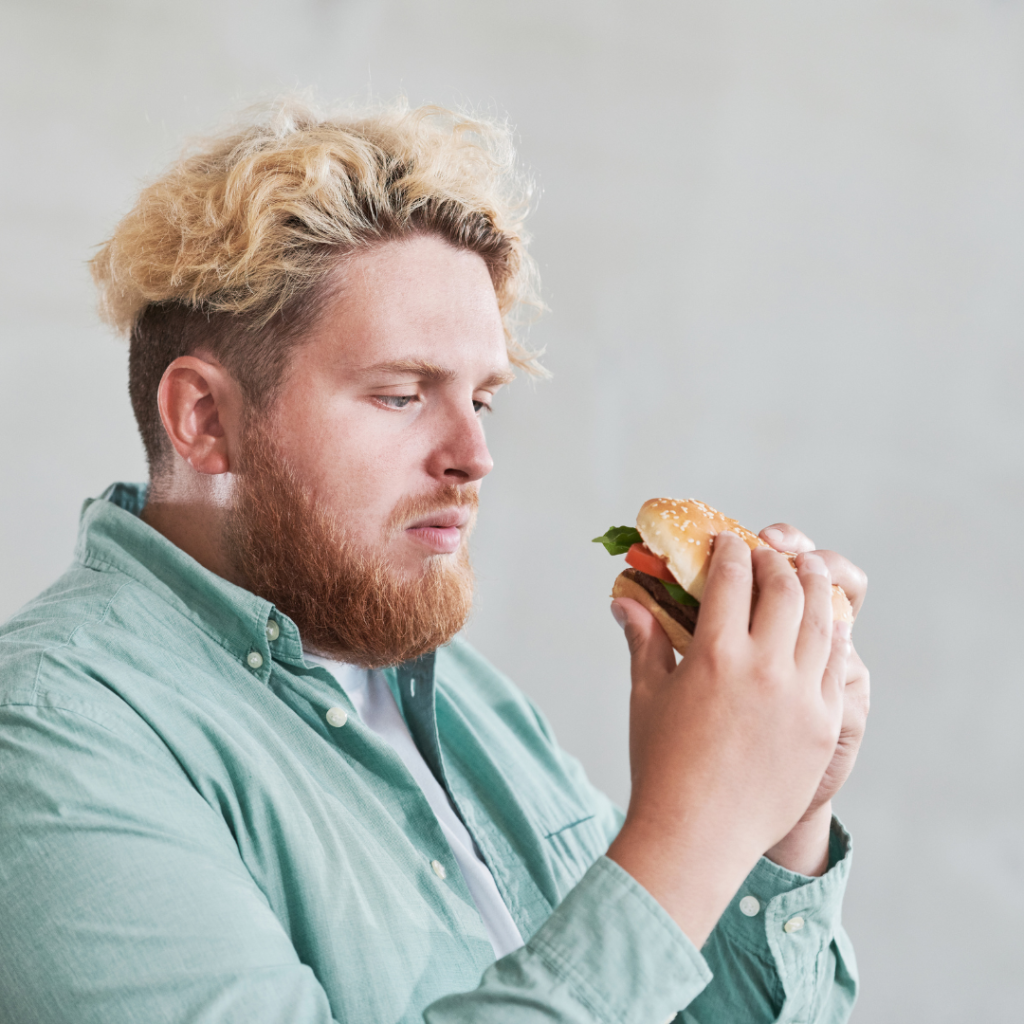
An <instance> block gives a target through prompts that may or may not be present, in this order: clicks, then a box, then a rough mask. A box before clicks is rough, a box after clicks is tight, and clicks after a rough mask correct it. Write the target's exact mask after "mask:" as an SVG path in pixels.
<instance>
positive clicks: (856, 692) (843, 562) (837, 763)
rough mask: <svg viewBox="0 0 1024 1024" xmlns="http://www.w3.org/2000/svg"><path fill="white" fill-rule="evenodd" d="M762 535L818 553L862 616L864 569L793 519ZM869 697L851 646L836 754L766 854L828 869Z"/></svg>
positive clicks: (796, 866) (792, 864) (797, 867)
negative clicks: (835, 817)
mask: <svg viewBox="0 0 1024 1024" xmlns="http://www.w3.org/2000/svg"><path fill="white" fill-rule="evenodd" d="M760 537H761V539H762V540H764V541H766V542H767V543H768V544H770V545H771V546H772V547H773V548H775V549H776V551H784V552H790V553H796V554H797V555H798V556H799V555H801V554H804V553H807V552H811V551H813V552H814V553H815V554H816V555H819V556H820V557H821V558H822V559H824V561H825V564H826V565H827V566H828V569H829V572H830V573H831V574H832V582H833V583H836V584H838V585H839V586H840V587H842V589H843V590H844V591H845V592H846V596H847V597H848V598H849V599H850V604H851V605H853V614H854V617H856V616H857V614H858V613H859V612H860V609H861V606H862V605H863V604H864V595H865V593H866V592H867V587H868V578H867V576H866V575H865V574H864V571H863V570H862V569H859V568H858V567H857V566H855V565H854V564H853V563H852V562H851V561H849V559H846V558H844V557H843V556H842V555H839V554H837V553H836V552H835V551H819V550H816V548H815V546H814V542H813V541H812V540H811V539H810V538H809V537H807V536H805V535H804V534H803V533H801V532H800V530H798V529H796V527H794V526H790V525H789V524H788V523H775V524H773V525H772V526H768V527H766V528H765V529H763V530H762V531H761V533H760ZM798 561H799V558H798ZM869 695H870V679H869V674H868V670H867V668H866V667H865V665H864V662H862V661H861V660H860V657H859V656H858V655H857V652H856V650H854V649H852V645H851V652H850V658H849V662H848V669H847V674H846V686H845V688H844V691H843V724H842V729H841V731H840V733H839V742H838V743H837V744H836V750H835V754H834V755H833V757H832V761H831V762H830V764H829V766H828V768H827V769H826V771H825V774H824V775H823V776H822V779H821V784H820V785H819V786H818V791H817V792H816V793H815V794H814V799H813V800H812V801H811V803H810V806H809V807H808V808H807V810H806V812H805V813H804V815H803V817H802V818H801V819H800V821H799V822H797V824H796V825H795V826H794V827H793V829H792V831H791V832H790V833H789V834H788V835H787V836H786V837H785V838H784V839H782V840H781V841H780V842H779V843H777V844H776V845H775V846H773V847H772V848H771V849H770V850H768V851H767V853H766V856H767V857H768V858H769V859H770V860H772V861H774V862H775V863H776V864H780V865H781V866H782V867H785V868H789V869H790V870H792V871H799V872H800V873H802V874H805V875H820V874H823V873H824V872H825V871H826V870H827V868H828V835H829V827H830V823H831V820H832V803H831V801H832V798H833V797H834V796H835V795H836V793H838V792H839V790H840V788H841V787H842V785H843V783H844V782H846V780H847V778H848V777H849V775H850V772H851V771H852V770H853V765H854V762H855V761H856V760H857V752H858V751H859V750H860V743H861V740H862V739H863V737H864V727H865V725H866V723H867V717H868V707H869V699H870V697H869Z"/></svg>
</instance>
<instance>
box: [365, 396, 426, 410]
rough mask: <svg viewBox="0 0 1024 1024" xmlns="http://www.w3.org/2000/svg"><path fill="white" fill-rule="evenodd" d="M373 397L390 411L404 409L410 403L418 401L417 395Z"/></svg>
mask: <svg viewBox="0 0 1024 1024" xmlns="http://www.w3.org/2000/svg"><path fill="white" fill-rule="evenodd" d="M373 397H374V399H375V400H376V401H378V402H380V404H381V405H383V406H386V407H387V408H388V409H404V408H406V406H408V404H409V403H410V402H415V401H418V396H417V395H374V396H373Z"/></svg>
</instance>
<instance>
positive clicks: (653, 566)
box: [594, 498, 853, 654]
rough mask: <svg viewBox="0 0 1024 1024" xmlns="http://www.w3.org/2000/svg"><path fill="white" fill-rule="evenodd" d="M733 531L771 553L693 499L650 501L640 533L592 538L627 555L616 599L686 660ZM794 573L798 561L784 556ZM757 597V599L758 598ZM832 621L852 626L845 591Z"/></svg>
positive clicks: (836, 592)
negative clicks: (712, 574) (718, 552)
mask: <svg viewBox="0 0 1024 1024" xmlns="http://www.w3.org/2000/svg"><path fill="white" fill-rule="evenodd" d="M723 530H729V531H731V532H732V533H735V534H736V535H737V536H739V537H740V538H742V539H743V540H744V541H745V542H746V544H747V547H749V548H750V549H751V550H754V548H767V547H771V545H770V544H768V543H766V542H765V541H763V540H761V538H760V537H758V536H756V535H755V534H753V533H751V532H750V531H749V530H748V529H746V528H745V527H743V526H740V524H739V523H738V522H736V520H735V519H729V518H728V516H724V515H722V513H721V512H718V511H716V510H715V509H713V508H712V507H711V506H710V505H705V504H704V502H702V501H696V500H694V499H692V498H686V499H684V500H678V499H676V498H651V500H650V501H645V502H644V503H643V505H642V506H641V507H640V512H639V514H638V515H637V517H636V528H635V529H634V528H633V527H631V526H613V527H611V528H610V529H609V530H608V531H607V532H606V533H605V534H603V535H602V536H600V537H595V538H594V543H595V544H603V545H604V546H605V548H606V549H607V550H608V553H609V554H611V555H625V556H626V562H627V563H628V565H629V568H628V569H626V570H625V571H624V572H622V573H620V574H619V576H618V577H617V578H616V580H615V584H614V585H613V586H612V597H628V598H631V599H632V600H634V601H638V602H639V603H640V604H642V605H643V606H644V607H645V608H646V609H647V610H648V611H649V612H650V613H651V614H652V615H653V616H654V617H655V618H656V619H657V620H658V622H659V623H660V625H661V628H662V629H663V630H665V633H666V635H667V636H668V638H669V640H670V641H671V642H672V646H673V647H674V648H675V649H676V650H677V651H678V652H679V653H680V654H685V653H686V649H687V647H689V645H690V641H691V640H692V639H693V633H694V630H695V629H696V626H697V618H698V616H699V615H700V600H701V597H702V596H703V595H704V586H705V584H706V583H707V578H708V568H709V567H710V563H711V550H712V547H713V545H714V540H715V537H716V536H717V535H718V534H719V533H721V532H722V531H723ZM786 554H787V556H788V558H789V562H790V565H792V566H793V568H794V570H795V569H796V561H795V559H796V555H795V554H794V553H792V552H787V553H786ZM755 597H756V595H755ZM832 618H833V619H835V620H841V621H844V622H852V621H853V608H852V607H851V605H850V601H849V599H848V598H847V596H846V594H845V593H844V592H843V590H842V588H840V587H838V586H836V585H833V586H832Z"/></svg>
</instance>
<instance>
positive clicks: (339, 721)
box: [327, 708, 348, 729]
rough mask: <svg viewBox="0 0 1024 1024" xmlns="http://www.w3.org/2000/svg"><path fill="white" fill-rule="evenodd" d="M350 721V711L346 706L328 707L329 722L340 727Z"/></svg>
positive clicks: (335, 726)
mask: <svg viewBox="0 0 1024 1024" xmlns="http://www.w3.org/2000/svg"><path fill="white" fill-rule="evenodd" d="M347 721H348V713H347V712H346V711H345V709H344V708H328V710H327V724H328V725H333V726H334V728H335V729H340V728H341V727H342V726H343V725H344V724H345V723H346V722H347Z"/></svg>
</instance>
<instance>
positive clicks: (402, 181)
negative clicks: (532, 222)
mask: <svg viewBox="0 0 1024 1024" xmlns="http://www.w3.org/2000/svg"><path fill="white" fill-rule="evenodd" d="M529 198H530V189H529V185H528V183H527V182H526V181H525V180H524V179H523V178H522V177H521V176H520V175H519V174H518V173H517V172H516V169H515V166H514V152H513V147H512V141H511V137H510V132H509V130H508V128H507V127H506V126H504V125H500V124H497V123H495V122H490V121H485V120H481V119H478V118H469V117H465V116H462V115H460V114H457V113H454V112H452V111H448V110H444V109H442V108H440V107H433V106H427V107H419V108H416V109H410V108H409V107H408V105H407V104H406V103H404V102H398V103H394V104H391V105H388V106H383V107H379V108H376V109H373V110H368V111H361V112H354V113H347V114H343V115H339V114H326V113H323V112H321V111H320V110H318V109H316V108H315V107H314V106H313V105H312V104H310V103H309V102H307V101H306V100H304V99H299V98H295V97H292V98H288V99H285V100H281V101H278V102H276V103H274V104H273V105H271V106H268V107H264V108H262V109H260V110H257V111H255V112H250V114H249V117H248V120H247V122H246V123H243V124H241V125H239V126H237V127H236V128H234V129H233V130H231V131H229V132H228V133H226V134H224V135H221V136H216V137H212V138H207V139H203V140H199V141H198V142H197V143H194V144H193V145H192V146H191V147H190V148H189V149H188V150H186V152H185V154H184V155H183V156H182V157H181V158H180V159H179V160H178V161H177V162H176V163H175V164H174V165H173V166H172V167H171V168H170V169H169V170H168V171H167V172H166V173H165V174H164V175H162V176H161V177H159V178H158V179H157V180H155V181H154V182H152V183H151V184H150V185H148V186H147V187H146V188H145V189H143V191H142V193H141V194H140V195H139V198H138V200H137V202H136V204H135V206H134V207H133V209H132V210H131V211H130V212H129V213H128V214H127V215H126V216H125V217H124V218H123V219H122V220H121V222H120V223H119V224H118V225H117V227H116V228H115V230H114V234H113V236H112V237H111V238H110V239H109V240H108V241H107V242H106V243H104V244H103V246H102V247H101V248H100V250H99V251H98V253H97V254H96V256H95V257H94V259H93V260H92V263H91V268H92V273H93V279H94V280H95V282H96V285H97V287H98V288H99V291H100V303H99V304H100V313H101V316H103V318H104V319H105V320H106V321H107V322H108V323H110V324H111V325H112V326H114V327H115V328H116V329H117V330H119V331H121V332H124V333H127V334H128V335H129V338H130V349H129V392H130V394H131V399H132V406H133V409H134V411H135V416H136V419H137V420H138V422H139V430H140V433H141V434H142V439H143V444H144V445H145V448H146V454H147V457H148V459H149V462H150V469H151V472H154V473H155V472H156V471H157V470H158V469H160V468H161V466H162V465H163V463H164V460H165V459H166V457H167V456H168V455H169V453H170V449H169V445H168V442H167V440H166V436H165V434H164V431H163V427H162V424H161V423H160V418H159V412H158V410H157V404H156V395H157V389H158V387H159V383H160V378H161V377H162V375H163V372H164V370H165V369H166V368H167V366H168V364H169V363H170V362H172V361H173V360H174V359H176V358H177V357H178V356H181V355H186V354H188V353H190V352H193V351H196V350H197V349H199V348H201V347H202V348H206V349H209V350H211V351H212V352H213V354H214V355H215V356H217V357H218V358H220V359H221V360H222V361H223V362H224V363H225V365H226V366H227V368H228V369H229V371H231V372H232V373H233V375H234V376H235V377H236V378H237V379H238V380H239V383H240V385H241V387H242V389H243V392H244V394H245V396H246V399H247V400H248V401H250V402H251V403H254V404H257V405H258V404H263V403H266V402H267V401H268V400H272V398H273V395H274V392H275V387H276V384H277V382H278V381H280V379H281V377H282V375H283V372H284V370H285V366H286V363H287V355H288V353H289V351H290V349H291V348H292V347H293V346H294V345H295V344H296V343H297V342H298V341H299V339H300V338H301V336H302V334H303V333H305V332H306V331H307V330H308V329H309V327H310V326H312V324H313V323H314V322H315V320H316V317H317V314H318V313H319V312H320V309H321V306H322V303H323V300H324V298H325V294H324V293H325V288H324V282H325V279H326V277H327V275H328V274H329V273H330V271H331V270H332V269H333V268H334V267H336V266H337V265H338V263H339V260H340V259H343V258H344V257H345V256H347V255H350V254H352V253H353V252H358V251H363V250H366V249H367V248H371V247H373V246H375V245H379V244H381V243H383V242H387V241H391V240H396V239H400V238H403V237H407V236H409V235H414V234H420V233H430V234H436V235H438V236H439V237H441V238H443V239H444V240H446V241H448V242H449V243H450V244H451V245H453V246H455V247H456V248H459V249H466V250H470V251H472V252H476V253H477V254H478V255H480V257H481V258H482V259H483V260H484V262H485V263H486V265H487V268H488V270H489V272H490V275H491V280H492V282H493V284H494V291H495V294H496V296H497V299H498V308H499V310H500V311H501V316H502V320H503V323H504V325H505V335H506V343H507V347H508V354H509V359H510V361H511V362H512V363H513V364H514V365H516V366H519V367H521V368H523V369H525V370H526V371H528V372H530V373H533V374H538V375H544V374H545V371H544V370H543V368H542V367H541V365H540V363H539V362H538V360H537V356H538V353H535V352H531V351H529V350H528V349H527V348H526V347H525V346H524V345H523V343H522V341H521V340H520V337H519V335H520V327H521V324H522V320H523V319H524V318H523V316H522V313H523V311H524V310H525V309H530V308H532V309H539V308H541V304H540V301H539V299H538V297H537V290H536V271H535V265H534V263H533V261H532V260H531V259H530V257H529V255H528V253H527V251H526V235H525V233H524V230H523V218H524V216H525V214H526V212H527V207H528V202H529Z"/></svg>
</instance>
